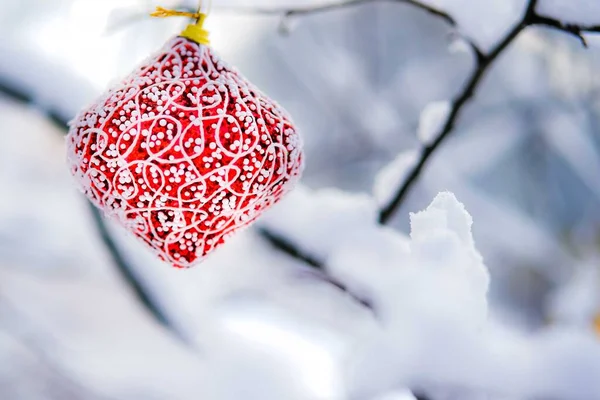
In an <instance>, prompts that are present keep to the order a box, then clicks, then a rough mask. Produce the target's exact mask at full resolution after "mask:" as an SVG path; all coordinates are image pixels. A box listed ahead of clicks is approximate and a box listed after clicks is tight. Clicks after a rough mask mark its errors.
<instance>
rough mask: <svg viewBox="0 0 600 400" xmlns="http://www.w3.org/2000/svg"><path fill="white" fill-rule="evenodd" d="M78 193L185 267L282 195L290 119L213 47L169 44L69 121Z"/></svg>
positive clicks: (299, 158)
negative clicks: (84, 194) (80, 191)
mask: <svg viewBox="0 0 600 400" xmlns="http://www.w3.org/2000/svg"><path fill="white" fill-rule="evenodd" d="M67 143H68V159H69V163H70V166H71V171H72V173H73V175H74V176H75V177H76V179H77V181H78V183H79V186H80V188H81V189H82V190H83V191H84V192H85V193H86V195H87V196H88V197H89V198H90V199H91V200H92V201H93V202H94V204H96V205H97V206H98V207H100V208H101V209H103V210H104V211H105V212H106V213H107V214H108V215H109V216H111V217H114V218H117V219H118V220H119V221H120V222H121V223H122V224H124V225H125V226H126V227H127V228H128V229H129V230H130V231H132V232H134V233H135V234H136V235H137V236H138V237H140V238H141V239H142V240H143V241H144V242H145V243H147V244H148V245H149V246H150V247H151V248H153V249H154V250H155V251H156V252H157V254H158V256H159V257H160V258H161V259H163V260H165V261H167V262H169V263H171V264H172V265H174V266H176V267H181V268H185V267H190V266H192V265H193V264H194V263H197V262H198V261H200V260H201V259H202V258H204V257H205V256H206V255H207V254H208V253H210V252H211V251H212V250H214V249H215V248H217V247H218V246H220V245H221V244H223V243H224V241H225V240H226V239H227V238H228V237H229V236H230V235H231V234H232V233H234V232H235V231H237V230H239V229H240V228H242V227H244V226H247V225H248V224H250V223H251V222H252V221H254V220H255V219H256V218H257V217H258V216H259V215H260V214H261V213H262V211H264V210H265V209H266V208H268V207H269V206H271V205H272V204H273V203H275V202H276V201H277V200H279V199H280V198H281V196H283V194H285V192H287V191H288V190H290V188H291V186H292V183H294V182H295V181H296V180H297V179H298V177H299V175H300V173H301V170H302V164H303V155H302V146H301V140H300V137H299V136H298V133H297V132H296V129H295V128H294V125H293V123H292V122H291V119H290V118H289V116H288V115H287V113H286V112H285V111H284V110H283V109H282V108H280V107H279V106H278V105H277V104H276V103H275V102H273V101H272V100H270V99H269V98H268V97H266V96H265V95H264V94H262V93H261V92H260V91H259V90H257V89H256V88H255V87H254V86H253V85H252V84H251V83H249V82H248V81H247V80H246V79H245V78H244V77H242V76H241V74H240V73H238V72H237V71H236V70H235V69H233V68H231V67H230V66H228V65H226V64H225V63H224V62H223V61H222V60H220V59H219V58H218V57H217V56H216V55H215V53H214V52H213V51H212V50H211V49H210V47H207V46H203V45H199V44H196V43H194V42H192V41H190V40H188V39H184V38H181V37H177V38H175V39H172V40H171V41H170V42H169V43H167V45H166V46H165V48H164V49H163V50H162V51H160V52H159V53H158V54H157V55H156V56H154V57H152V58H151V59H150V60H148V61H147V62H145V63H144V64H143V65H142V66H141V67H140V68H138V69H137V70H136V71H135V72H134V73H133V74H131V75H130V76H129V77H128V78H126V79H125V80H124V81H123V82H122V83H121V84H119V85H118V86H116V87H114V88H113V89H111V90H109V91H108V92H107V93H106V95H105V96H104V97H102V98H101V99H99V100H98V101H97V102H96V103H95V104H94V105H92V106H91V107H89V108H88V109H87V110H85V111H83V112H81V113H80V114H79V115H78V116H77V117H76V119H75V120H74V121H73V122H72V124H71V129H70V132H69V136H68V138H67Z"/></svg>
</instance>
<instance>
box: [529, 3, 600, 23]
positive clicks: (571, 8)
mask: <svg viewBox="0 0 600 400" xmlns="http://www.w3.org/2000/svg"><path fill="white" fill-rule="evenodd" d="M536 10H537V12H538V14H541V15H543V16H547V17H551V18H556V19H558V20H559V21H562V22H565V23H571V24H581V25H597V24H598V16H599V15H600V2H598V1H597V0H540V1H539V2H538V4H537V8H536Z"/></svg>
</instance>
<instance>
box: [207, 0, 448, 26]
mask: <svg viewBox="0 0 600 400" xmlns="http://www.w3.org/2000/svg"><path fill="white" fill-rule="evenodd" d="M374 3H404V4H409V5H411V6H413V7H417V8H420V9H421V10H423V11H425V12H427V13H429V14H432V15H434V16H436V17H439V18H442V19H443V20H445V21H446V22H447V23H449V24H450V25H452V26H455V25H456V21H455V20H454V18H452V16H450V15H449V14H448V13H446V12H444V11H442V10H439V9H437V8H435V7H432V6H429V5H427V4H424V3H421V2H419V1H416V0H347V1H332V2H329V3H323V4H319V5H315V6H305V7H276V8H273V7H269V8H261V7H219V8H216V11H219V12H228V13H235V14H259V15H279V16H284V17H294V16H306V15H314V14H323V13H326V12H330V11H339V10H341V9H346V8H352V7H356V6H361V5H365V4H374Z"/></svg>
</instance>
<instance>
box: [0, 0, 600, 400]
mask: <svg viewBox="0 0 600 400" xmlns="http://www.w3.org/2000/svg"><path fill="white" fill-rule="evenodd" d="M318 3H319V2H318V1H317V0H315V1H309V0H305V1H301V0H297V1H291V0H290V1H284V0H264V1H262V2H252V4H249V3H248V2H243V1H241V0H240V1H237V2H236V1H233V0H214V4H213V11H212V13H211V15H210V18H209V20H208V22H207V24H208V28H209V30H210V31H211V37H212V43H213V47H214V48H215V49H216V50H217V51H218V52H219V53H220V54H221V56H222V57H223V58H224V59H225V60H227V61H228V62H229V63H230V64H233V65H235V66H237V67H238V68H239V69H240V70H241V71H242V72H243V73H244V74H245V75H246V76H247V77H248V78H249V79H250V80H251V81H253V82H254V83H255V84H256V85H257V86H258V87H260V88H261V89H263V90H264V91H265V92H266V93H268V94H269V95H270V96H271V97H273V98H274V99H276V100H277V101H278V102H279V103H281V104H282V105H283V106H284V107H285V108H286V109H287V110H288V111H289V112H290V113H291V115H292V116H293V118H294V120H295V121H296V123H297V124H298V126H299V128H300V130H301V132H302V134H303V136H304V141H305V152H306V156H307V162H306V166H307V167H306V171H305V174H304V177H303V183H304V184H305V185H307V186H309V187H312V188H326V187H335V188H339V189H342V190H345V191H349V192H365V193H371V192H372V188H373V185H374V182H375V178H376V176H377V173H378V172H379V171H380V170H381V169H382V168H384V167H385V166H386V165H387V164H388V163H390V162H391V161H392V160H393V159H395V158H396V157H397V156H398V154H401V153H404V152H410V151H413V150H415V149H418V148H419V146H421V145H422V144H421V142H420V141H419V139H418V135H417V132H418V129H419V120H420V115H421V112H422V111H423V109H425V107H426V106H427V105H428V104H430V103H432V102H438V101H444V100H448V99H452V98H453V96H454V95H455V94H456V93H457V92H458V91H459V90H460V89H461V88H462V86H463V84H464V81H465V79H466V77H467V76H468V75H469V73H470V72H471V70H472V68H473V56H472V54H471V53H470V51H469V50H468V48H466V47H465V45H464V43H463V42H461V40H460V39H459V38H457V35H456V33H455V32H453V31H452V29H451V28H450V27H449V26H448V24H447V23H445V22H444V21H443V20H441V19H439V18H435V17H433V16H431V15H430V14H427V13H425V12H423V11H422V10H419V9H417V8H415V7H412V6H410V5H407V4H400V3H398V4H393V3H383V2H382V3H381V4H369V5H365V6H360V7H349V8H346V9H342V10H339V11H334V12H327V13H319V14H315V15H310V16H302V17H290V18H282V17H281V16H280V15H270V16H265V15H257V14H254V13H249V12H247V10H248V8H249V7H250V8H251V7H264V8H268V7H280V6H283V5H286V6H288V5H292V6H294V5H300V6H305V5H311V4H318ZM156 5H161V6H165V7H175V6H179V5H187V6H189V7H195V6H196V4H195V3H194V2H189V1H188V2H187V3H186V2H181V3H180V2H173V1H167V0H164V1H160V2H159V1H146V0H118V1H117V0H102V1H100V0H55V1H51V2H48V1H43V0H0V399H2V400H13V399H14V400H17V399H19V400H20V399H60V400H66V399H157V400H159V399H169V400H172V399H198V398H201V399H217V400H221V399H241V398H244V399H250V398H257V399H296V398H297V399H302V400H307V399H330V398H331V399H333V398H339V397H336V396H339V395H338V394H337V393H338V392H337V390H338V385H339V381H338V378H339V377H337V376H336V371H335V369H334V368H333V367H332V366H331V365H329V363H330V361H329V360H330V358H331V357H332V354H333V355H334V356H335V355H336V354H341V353H343V352H344V351H345V350H343V349H344V348H346V347H347V346H350V344H349V343H347V342H346V339H345V336H344V335H342V333H343V332H345V331H347V330H353V329H362V328H361V327H362V324H361V326H360V327H359V326H355V322H354V321H356V319H357V318H358V317H357V315H360V314H361V313H364V310H361V309H360V307H358V306H356V307H348V304H347V302H348V301H347V299H346V298H344V297H343V296H337V295H335V293H336V289H335V288H331V287H329V286H328V285H325V284H323V283H322V282H321V281H320V280H318V279H312V278H311V275H310V274H309V273H308V272H307V271H306V269H305V267H304V266H303V265H302V264H301V263H300V262H299V261H296V260H293V259H290V258H289V257H287V256H286V255H285V254H281V253H278V252H277V251H274V250H273V249H272V248H271V247H270V246H269V244H268V243H265V242H264V240H262V239H261V238H260V237H259V236H258V235H257V234H256V233H255V232H254V231H252V230H249V231H246V232H244V233H242V234H240V235H239V236H238V237H236V238H235V239H234V240H233V241H232V243H231V244H230V245H228V246H226V247H225V248H223V249H222V250H220V251H219V252H218V253H217V254H216V255H215V256H214V257H211V259H209V260H208V261H207V263H206V264H205V265H203V266H201V267H199V268H196V269H194V270H191V271H186V272H181V271H173V270H171V269H170V268H168V267H166V266H165V265H163V264H161V263H160V262H158V261H155V260H154V259H153V257H152V255H150V254H148V252H147V250H146V249H145V248H144V247H143V246H141V245H139V244H138V243H137V242H136V241H135V240H131V239H130V238H129V237H128V236H126V235H124V234H123V232H122V231H121V230H120V229H119V228H118V227H115V226H112V225H110V226H109V234H110V235H112V236H113V237H114V238H115V241H116V243H117V246H118V248H119V250H120V251H122V252H123V253H124V257H125V261H126V262H127V263H128V264H129V265H131V266H132V268H133V270H132V271H131V274H132V276H133V278H132V277H131V276H130V277H127V276H123V273H122V271H120V270H119V269H118V268H117V266H116V264H118V260H117V261H115V259H114V258H113V256H112V255H111V254H110V252H108V251H107V248H106V246H105V243H104V242H103V240H102V237H101V233H102V232H99V231H98V229H97V226H96V224H95V222H94V220H93V216H92V213H91V211H90V208H89V206H88V205H87V203H86V201H85V200H84V198H83V197H82V196H81V195H80V194H79V193H78V192H77V191H76V189H75V187H74V185H73V184H72V181H71V178H70V176H69V174H68V170H67V167H66V165H65V149H64V134H65V132H64V128H63V127H62V126H61V123H60V121H61V120H69V119H70V118H72V117H73V116H74V115H75V113H76V112H77V111H78V110H79V109H80V108H81V107H83V106H85V105H86V104H88V103H89V102H91V101H92V100H93V99H94V98H95V97H97V96H98V95H99V94H101V93H102V91H103V90H104V89H105V88H106V87H107V85H108V84H109V83H110V82H111V81H115V80H118V79H119V77H121V76H123V75H124V74H126V73H128V72H129V71H130V70H131V69H132V68H133V67H134V66H135V65H136V64H137V63H139V62H140V61H142V60H143V59H145V58H146V57H148V55H150V54H151V53H152V52H154V51H155V50H157V49H158V48H160V47H161V46H162V45H163V43H164V42H165V41H166V40H168V38H170V37H171V36H173V35H175V34H177V33H178V32H179V30H180V29H181V28H182V26H184V24H185V23H186V21H184V20H182V19H178V18H171V19H167V20H158V19H152V18H150V17H146V15H147V13H148V12H150V11H152V10H153V9H154V7H155V6H156ZM245 10H246V11H245ZM516 18H518V15H517V16H516V17H515V19H516ZM588 42H589V45H590V47H589V48H588V49H585V48H583V47H582V46H581V43H580V42H579V41H578V40H577V39H576V38H573V37H571V36H567V35H565V34H564V33H560V32H555V31H549V30H546V29H540V28H531V29H529V30H527V31H526V32H525V33H524V34H523V35H522V36H521V37H520V38H519V39H518V40H517V41H516V42H515V44H514V45H513V46H512V47H510V48H509V49H508V50H507V51H506V52H505V54H503V56H502V57H501V58H500V59H499V60H498V61H497V62H496V64H495V65H494V67H493V68H492V70H491V71H490V73H489V74H488V75H487V77H486V79H485V80H484V82H483V84H482V85H481V87H480V90H479V91H478V93H477V95H476V97H475V100H474V101H473V102H472V103H471V104H469V105H468V106H467V107H466V108H465V112H464V114H463V115H462V117H461V118H460V119H459V122H458V125H457V128H456V132H455V134H454V135H453V137H452V138H450V139H449V140H448V141H447V142H446V143H445V144H444V145H443V148H441V149H440V150H439V152H438V153H437V155H435V156H434V159H433V161H432V163H431V164H430V165H429V166H428V167H427V169H426V171H425V173H424V174H423V176H422V177H421V179H420V181H419V183H418V185H417V187H416V188H415V190H414V191H413V192H411V194H410V196H409V198H408V200H407V201H406V203H405V204H404V205H403V206H402V208H401V209H400V211H399V212H398V213H397V216H396V218H395V219H394V222H393V224H392V225H393V226H394V228H396V229H398V230H401V231H403V232H408V228H409V226H408V225H409V220H408V215H409V212H414V211H417V210H420V209H422V208H424V207H425V206H426V205H427V204H428V203H429V201H430V200H431V199H432V198H433V197H434V195H435V194H436V193H437V192H439V191H443V190H450V191H452V192H454V193H455V194H456V195H457V197H458V198H459V199H460V200H461V201H462V202H464V204H465V206H466V208H467V209H468V210H469V212H470V213H471V215H472V216H473V219H474V221H475V225H474V235H475V240H476V243H477V246H478V248H479V250H480V251H481V253H482V255H483V256H484V258H485V261H486V264H487V266H488V267H489V268H490V272H491V275H492V285H491V293H490V303H491V309H492V312H493V313H494V315H495V316H496V317H497V318H499V319H501V320H504V321H506V322H507V323H509V324H513V325H517V326H519V327H520V328H522V329H525V330H530V331H535V330H538V329H542V328H543V327H545V326H548V325H549V324H559V325H560V324H562V325H569V326H577V327H578V328H580V329H582V330H593V329H594V324H595V323H596V324H598V325H600V319H598V316H599V315H600V265H599V262H598V260H599V258H600V257H599V255H600V136H599V133H598V132H599V130H598V127H599V126H600V101H599V97H598V93H599V89H600V76H599V75H598V72H597V71H598V70H600V47H598V46H600V40H598V39H595V38H594V37H593V36H589V37H588ZM132 279H133V280H134V281H137V282H138V283H139V284H140V285H141V287H142V288H143V291H144V292H147V293H150V299H149V300H148V301H150V302H152V304H155V305H157V306H158V307H159V308H160V310H161V312H162V313H163V314H164V315H166V316H168V317H167V318H168V320H167V321H165V324H164V325H161V324H160V323H158V322H156V321H155V319H154V318H153V316H152V315H151V314H150V313H149V312H148V311H147V309H146V308H145V307H144V304H143V302H141V301H140V296H139V293H138V294H136V292H135V290H134V289H132V286H131V284H130V283H128V282H131V281H132ZM307 293H308V294H309V295H307ZM315 308H318V309H319V312H318V313H316V314H315V312H314V309H315ZM308 309H310V310H311V312H310V313H308V312H305V311H306V310H308ZM252 313H260V314H261V315H262V316H263V317H264V316H265V315H266V316H267V317H268V318H271V319H276V320H277V321H279V325H278V327H275V326H274V325H273V326H271V327H269V326H256V324H254V323H253V322H252V321H251V320H250V319H248V318H242V317H240V315H242V316H247V315H252ZM268 318H267V319H268ZM282 327H283V328H282ZM269 329H271V330H269ZM277 329H280V330H281V329H284V330H288V331H290V332H296V333H295V334H294V335H287V336H286V335H279V334H278V332H277V331H276V330H277ZM597 329H598V330H599V333H600V328H597ZM173 332H176V334H173ZM253 332H255V334H253ZM269 335H270V336H269ZM278 335H279V336H278ZM273 338H278V339H276V340H275V339H273ZM307 338H308V339H307ZM290 348H293V349H296V351H295V352H294V351H291V350H289V349H290ZM315 363H316V364H317V365H319V366H320V367H319V368H318V369H315V368H314V365H315ZM307 365H308V367H307ZM232 382H235V384H232ZM401 396H404V395H403V394H399V395H398V397H397V398H398V399H400V398H404V397H401Z"/></svg>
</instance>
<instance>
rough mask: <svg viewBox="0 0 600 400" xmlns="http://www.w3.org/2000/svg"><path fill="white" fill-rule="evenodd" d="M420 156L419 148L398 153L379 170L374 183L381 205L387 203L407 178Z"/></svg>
mask: <svg viewBox="0 0 600 400" xmlns="http://www.w3.org/2000/svg"><path fill="white" fill-rule="evenodd" d="M418 158H419V152H418V151H417V150H408V151H405V152H402V153H400V154H398V156H397V157H396V158H395V159H394V160H392V162H390V163H389V164H388V165H386V166H385V167H384V168H382V169H381V171H379V173H378V174H377V176H376V177H375V183H374V185H373V196H374V197H375V200H376V201H377V204H378V205H379V206H380V207H383V206H385V205H387V204H388V203H389V202H390V201H391V200H392V197H393V196H394V194H395V191H396V190H397V189H398V187H400V185H401V184H402V182H403V181H404V180H405V179H406V177H407V175H408V173H409V171H410V170H411V168H412V167H414V166H415V164H416V163H417V160H418Z"/></svg>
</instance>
